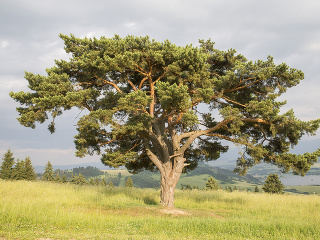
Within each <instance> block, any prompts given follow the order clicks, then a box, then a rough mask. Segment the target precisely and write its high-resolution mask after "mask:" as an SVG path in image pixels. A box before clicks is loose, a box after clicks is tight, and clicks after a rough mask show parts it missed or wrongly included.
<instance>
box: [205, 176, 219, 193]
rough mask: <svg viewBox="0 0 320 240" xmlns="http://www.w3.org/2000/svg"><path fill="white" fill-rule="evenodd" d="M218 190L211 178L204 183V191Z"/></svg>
mask: <svg viewBox="0 0 320 240" xmlns="http://www.w3.org/2000/svg"><path fill="white" fill-rule="evenodd" d="M218 189H219V185H218V183H217V181H216V180H215V179H214V178H213V177H212V176H210V177H209V179H208V181H207V183H206V190H218Z"/></svg>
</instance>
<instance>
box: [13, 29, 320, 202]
mask: <svg viewBox="0 0 320 240" xmlns="http://www.w3.org/2000/svg"><path fill="white" fill-rule="evenodd" d="M60 37H61V38H62V39H63V41H64V43H65V50H66V52H67V53H69V54H70V55H71V57H70V59H69V61H65V60H56V62H55V63H56V64H55V66H54V67H52V68H49V69H47V70H46V71H47V76H41V75H36V74H33V73H29V72H26V74H25V78H26V80H27V81H28V82H29V88H30V90H31V92H22V91H21V92H18V93H13V92H11V93H10V96H11V97H12V98H13V99H15V100H16V101H18V102H20V103H21V104H22V105H24V106H22V107H19V108H17V111H18V112H19V114H20V117H19V118H18V120H19V122H20V123H21V124H22V125H24V126H26V127H31V128H35V126H36V122H39V123H44V122H45V121H46V120H48V119H51V120H50V121H51V122H50V124H49V126H48V129H49V130H50V131H51V132H54V131H55V123H54V120H55V118H56V117H58V116H60V115H61V114H62V113H63V111H65V110H69V109H71V108H73V107H78V108H79V109H81V110H82V111H84V115H83V116H82V117H81V118H80V119H79V121H78V122H77V130H78V134H77V135H76V136H75V145H76V149H77V152H76V155H77V156H79V157H84V156H85V155H86V154H94V153H97V154H101V156H102V157H101V161H102V162H103V163H104V164H106V165H108V166H111V167H119V166H126V167H127V168H128V169H129V170H130V171H131V172H133V173H135V172H138V171H140V170H143V169H149V170H156V169H158V170H159V171H160V172H161V191H162V198H161V203H162V204H163V205H168V206H173V192H174V188H175V186H176V183H177V181H178V179H179V177H180V175H181V172H182V171H186V170H192V169H194V168H195V167H196V166H197V162H199V161H210V160H215V159H217V158H219V157H220V154H221V153H223V152H226V151H227V150H228V146H223V145H222V143H221V140H225V141H228V142H231V143H234V144H236V145H240V146H243V153H242V154H241V156H240V157H239V159H238V161H237V166H236V169H235V171H236V172H238V173H240V174H245V173H246V171H247V169H248V168H250V167H252V166H254V165H255V164H258V163H261V162H267V163H272V164H275V165H277V166H278V167H280V168H281V169H282V170H283V171H284V172H287V171H290V170H292V171H293V172H294V173H295V174H301V175H304V174H305V173H306V172H307V171H308V170H309V169H310V166H311V165H312V164H313V163H314V162H316V161H317V158H318V156H319V155H320V150H316V151H315V152H314V153H305V154H303V155H295V154H291V153H289V150H290V147H292V146H294V145H296V144H297V143H298V141H299V140H300V139H301V137H302V136H303V135H305V134H310V135H313V134H315V132H316V130H317V129H318V128H319V123H320V120H319V119H317V120H311V121H301V120H299V119H297V118H296V117H295V115H294V112H293V110H289V111H288V112H285V113H280V108H281V107H282V106H284V105H285V104H286V102H285V101H277V100H276V99H277V98H278V97H279V96H280V95H282V94H283V93H285V92H286V90H287V89H288V88H291V87H293V86H296V85H297V84H299V82H300V81H301V80H302V79H303V78H304V74H303V72H302V71H300V70H297V69H293V68H289V67H288V66H287V65H286V64H285V63H282V64H279V65H277V64H275V63H274V61H273V58H272V57H270V56H269V57H268V58H267V60H266V61H262V60H258V61H255V62H253V61H248V60H247V59H246V58H245V57H244V56H242V55H241V54H237V53H236V51H235V50H234V49H230V50H227V51H222V50H218V49H215V48H214V43H213V42H212V41H211V40H208V41H204V40H200V45H199V46H198V47H195V46H192V45H187V46H184V47H181V46H176V45H175V44H172V43H171V42H170V41H168V40H166V41H163V42H158V41H155V40H151V39H150V38H149V37H134V36H127V37H124V38H121V37H120V36H117V35H116V36H114V37H113V38H106V37H101V38H100V39H97V38H93V39H89V38H84V39H80V38H76V37H75V36H73V35H70V36H66V35H60ZM164 193H168V194H164ZM169 193H170V194H169Z"/></svg>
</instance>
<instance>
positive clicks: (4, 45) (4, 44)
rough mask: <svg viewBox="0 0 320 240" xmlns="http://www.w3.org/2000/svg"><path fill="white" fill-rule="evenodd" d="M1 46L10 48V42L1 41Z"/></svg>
mask: <svg viewBox="0 0 320 240" xmlns="http://www.w3.org/2000/svg"><path fill="white" fill-rule="evenodd" d="M0 46H1V47H2V48H6V47H8V46H9V42H8V41H6V40H1V41H0Z"/></svg>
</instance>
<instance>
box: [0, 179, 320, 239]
mask: <svg viewBox="0 0 320 240" xmlns="http://www.w3.org/2000/svg"><path fill="white" fill-rule="evenodd" d="M159 200H160V199H159V191H158V190H154V189H135V188H102V187H96V186H82V187H81V186H76V185H71V184H66V185H63V184H55V183H46V182H24V181H16V182H6V181H0V239H1V237H2V238H5V239H40V238H49V239H320V197H319V196H317V195H269V194H262V193H260V194H254V193H245V192H238V191H235V192H232V193H229V192H226V191H215V192H209V191H197V190H192V191H180V190H177V191H176V198H175V205H176V208H177V209H178V210H181V212H179V211H175V212H173V213H172V214H167V213H165V212H164V211H165V210H166V209H163V208H161V207H159V206H158V202H159Z"/></svg>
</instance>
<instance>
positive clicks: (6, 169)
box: [0, 150, 14, 180]
mask: <svg viewBox="0 0 320 240" xmlns="http://www.w3.org/2000/svg"><path fill="white" fill-rule="evenodd" d="M13 165H14V158H13V153H12V152H11V151H10V150H8V151H7V152H6V153H5V154H4V156H3V158H2V164H1V169H0V178H1V179H4V180H9V179H13Z"/></svg>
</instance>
